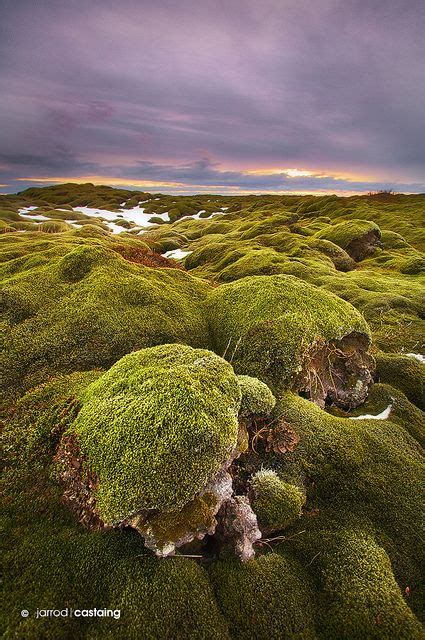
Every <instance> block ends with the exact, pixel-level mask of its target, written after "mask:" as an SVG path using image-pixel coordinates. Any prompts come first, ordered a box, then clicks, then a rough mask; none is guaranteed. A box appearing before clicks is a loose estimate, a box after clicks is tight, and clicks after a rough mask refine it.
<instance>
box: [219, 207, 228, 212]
mask: <svg viewBox="0 0 425 640" xmlns="http://www.w3.org/2000/svg"><path fill="white" fill-rule="evenodd" d="M220 208H221V210H222V211H227V209H228V208H229V207H220Z"/></svg>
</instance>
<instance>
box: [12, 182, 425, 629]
mask: <svg viewBox="0 0 425 640" xmlns="http://www.w3.org/2000/svg"><path fill="white" fill-rule="evenodd" d="M424 221H425V195H397V194H391V193H376V194H371V195H369V196H353V197H338V196H334V195H328V196H320V197H319V196H292V195H262V196H254V195H250V196H229V195H226V196H219V195H200V196H172V195H162V194H152V193H144V192H139V191H128V190H122V189H113V188H111V187H106V186H105V187H98V186H93V185H91V184H82V185H76V184H63V185H58V186H54V187H46V188H31V189H28V190H26V191H23V192H21V193H19V194H16V195H2V196H0V225H1V227H0V230H1V231H2V234H1V237H0V241H1V244H2V266H1V269H2V281H3V284H2V308H3V319H2V329H3V331H2V334H3V351H2V357H1V359H2V364H1V366H2V376H1V378H2V384H3V397H4V403H3V415H4V429H3V433H2V452H3V454H2V455H3V469H4V470H3V481H2V484H3V495H4V499H3V518H2V520H3V533H2V538H3V540H4V542H5V567H6V571H5V579H4V581H3V589H4V595H3V600H4V603H5V606H4V611H5V615H4V617H3V620H2V633H3V634H4V637H5V638H18V639H21V638H25V639H29V640H33V639H35V640H38V639H40V640H41V639H43V640H44V639H47V640H57V639H68V638H73V639H78V638H83V639H86V638H87V639H95V638H99V639H100V638H128V639H131V638H137V639H141V640H144V639H146V640H183V639H184V640H186V639H190V640H196V639H199V640H201V639H202V640H219V639H220V640H221V639H223V640H225V639H226V640H292V639H294V640H313V639H317V640H368V639H381V638H382V639H386V640H396V639H406V640H410V639H412V640H413V639H415V640H416V639H417V640H419V639H420V638H423V637H424V631H423V626H422V622H423V614H424V611H423V602H424V590H423V584H424V582H425V581H424V576H423V573H422V572H421V568H422V567H423V560H424V558H423V555H421V554H423V549H424V545H423V516H424V509H423V505H424V493H423V487H424V486H425V482H424V479H425V478H424V464H423V444H424V439H425V438H424V414H423V410H424V378H425V363H424V362H425V356H424V354H425V346H424V334H425V332H424V318H423V314H424V308H425V305H424V291H425V287H424V280H425V278H424V270H425V257H424V250H425V231H424ZM66 608H68V609H71V608H72V609H74V610H75V609H80V610H92V609H94V608H99V609H110V610H114V611H117V610H119V611H120V616H119V618H117V617H105V619H94V618H90V617H71V616H68V617H58V618H52V617H39V618H38V619H36V617H35V612H36V610H37V609H39V610H64V609H66ZM23 609H26V610H28V611H29V612H30V615H29V616H28V617H22V616H21V610H23Z"/></svg>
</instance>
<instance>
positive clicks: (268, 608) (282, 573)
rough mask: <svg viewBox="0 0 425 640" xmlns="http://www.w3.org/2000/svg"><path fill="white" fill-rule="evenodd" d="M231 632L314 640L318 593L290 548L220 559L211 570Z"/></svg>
mask: <svg viewBox="0 0 425 640" xmlns="http://www.w3.org/2000/svg"><path fill="white" fill-rule="evenodd" d="M209 574H210V577H211V580H212V584H213V587H214V590H215V593H216V595H217V600H218V603H219V606H220V609H221V611H222V612H223V615H224V617H225V619H226V621H227V623H228V625H229V631H230V634H231V637H232V638H238V639H240V640H295V639H298V640H314V639H315V638H316V633H315V629H314V609H315V603H314V595H313V591H312V588H311V586H310V583H309V579H308V576H307V574H306V573H305V572H304V571H303V569H302V567H301V566H300V565H299V564H298V563H297V561H296V560H295V559H294V558H291V556H289V555H288V554H281V555H277V554H275V553H271V554H269V555H267V556H261V557H259V558H258V559H255V560H251V561H249V562H247V563H245V564H241V563H237V562H235V561H229V560H228V561H226V562H224V561H221V562H218V563H215V564H214V565H213V566H212V567H211V569H210V571H209Z"/></svg>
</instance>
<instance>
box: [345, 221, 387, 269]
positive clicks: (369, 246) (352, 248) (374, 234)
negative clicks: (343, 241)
mask: <svg viewBox="0 0 425 640" xmlns="http://www.w3.org/2000/svg"><path fill="white" fill-rule="evenodd" d="M382 246H383V245H382V242H381V233H380V231H379V230H378V229H372V230H371V231H368V232H367V233H365V234H364V235H362V236H360V237H359V238H354V239H353V240H351V242H350V243H349V244H348V245H347V247H346V248H345V250H346V252H347V253H348V255H349V256H350V257H351V258H353V260H355V261H356V262H360V261H361V260H364V259H365V258H368V257H369V256H371V255H373V254H374V253H375V250H376V249H377V248H378V247H381V248H382Z"/></svg>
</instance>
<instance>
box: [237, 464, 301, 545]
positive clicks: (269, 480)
mask: <svg viewBox="0 0 425 640" xmlns="http://www.w3.org/2000/svg"><path fill="white" fill-rule="evenodd" d="M250 502H251V505H252V508H253V510H254V512H255V514H256V515H257V518H258V522H259V524H260V526H261V528H262V530H263V531H265V532H267V533H270V532H272V531H280V530H282V529H286V528H287V527H288V526H289V525H291V524H293V523H294V522H295V521H296V520H298V518H299V517H300V515H301V509H302V506H303V504H304V503H305V495H304V493H303V492H302V491H301V490H300V489H299V488H298V487H296V486H294V485H292V484H289V483H288V482H284V481H283V480H281V479H280V478H279V476H278V475H277V473H276V472H275V471H272V470H269V469H263V470H261V471H257V473H256V474H255V475H254V476H253V477H252V479H251V499H250Z"/></svg>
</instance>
